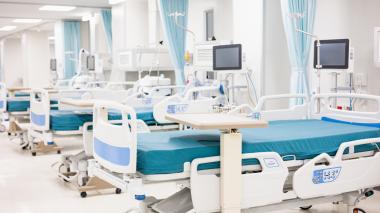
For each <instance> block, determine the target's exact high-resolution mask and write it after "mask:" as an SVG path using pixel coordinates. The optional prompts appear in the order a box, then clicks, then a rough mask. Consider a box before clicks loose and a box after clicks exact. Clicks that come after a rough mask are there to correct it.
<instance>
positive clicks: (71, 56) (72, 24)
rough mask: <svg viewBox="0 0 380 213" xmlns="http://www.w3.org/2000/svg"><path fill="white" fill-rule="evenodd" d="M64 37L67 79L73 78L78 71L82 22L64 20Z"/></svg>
mask: <svg viewBox="0 0 380 213" xmlns="http://www.w3.org/2000/svg"><path fill="white" fill-rule="evenodd" d="M63 34H64V35H63V38H64V47H65V69H64V77H65V79H70V78H72V77H73V76H74V75H75V74H76V73H77V60H78V54H79V50H80V48H81V44H80V40H81V33H80V22H79V21H64V22H63Z"/></svg>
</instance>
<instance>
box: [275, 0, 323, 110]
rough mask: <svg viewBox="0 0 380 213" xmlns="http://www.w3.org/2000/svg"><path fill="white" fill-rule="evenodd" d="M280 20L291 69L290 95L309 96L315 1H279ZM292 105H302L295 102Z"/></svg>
mask: <svg viewBox="0 0 380 213" xmlns="http://www.w3.org/2000/svg"><path fill="white" fill-rule="evenodd" d="M281 10H282V20H283V24H284V29H285V34H286V39H287V43H288V51H289V59H290V64H291V66H292V68H291V79H290V81H291V88H290V91H291V93H297V94H298V93H301V94H303V93H307V94H308V95H310V86H309V80H308V62H309V55H310V48H311V46H312V40H313V38H312V37H311V36H309V35H306V34H305V33H302V32H299V31H297V30H296V29H299V30H302V31H304V32H308V33H311V34H312V33H313V29H314V18H315V13H316V0H281ZM293 104H302V100H297V101H296V102H295V103H293Z"/></svg>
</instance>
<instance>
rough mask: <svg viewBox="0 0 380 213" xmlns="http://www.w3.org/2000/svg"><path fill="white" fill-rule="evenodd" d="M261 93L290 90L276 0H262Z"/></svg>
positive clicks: (285, 46) (286, 91)
mask: <svg viewBox="0 0 380 213" xmlns="http://www.w3.org/2000/svg"><path fill="white" fill-rule="evenodd" d="M264 35H265V36H264V51H263V55H264V56H263V57H264V58H263V70H264V71H263V75H264V77H263V84H264V85H263V90H264V91H263V94H264V95H275V94H285V93H289V91H290V80H289V79H290V61H289V55H288V47H287V44H286V38H285V31H284V27H283V24H282V16H281V4H280V1H278V0H265V1H264Z"/></svg>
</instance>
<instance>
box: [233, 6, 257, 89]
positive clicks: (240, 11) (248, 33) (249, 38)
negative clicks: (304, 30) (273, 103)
mask: <svg viewBox="0 0 380 213" xmlns="http://www.w3.org/2000/svg"><path fill="white" fill-rule="evenodd" d="M263 10H264V2H263V0H255V1H252V0H233V40H234V43H240V44H242V45H243V52H244V53H245V64H246V66H247V67H248V68H250V69H252V70H253V78H254V83H255V86H256V89H257V94H258V95H260V94H261V91H262V89H261V88H262V84H261V82H262V58H263V57H262V55H263V29H264V28H263V27H264V26H263V21H264V18H263V15H264V14H263Z"/></svg>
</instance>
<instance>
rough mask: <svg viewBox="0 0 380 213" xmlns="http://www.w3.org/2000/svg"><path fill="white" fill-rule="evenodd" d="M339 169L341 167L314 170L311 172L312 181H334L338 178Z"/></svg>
mask: <svg viewBox="0 0 380 213" xmlns="http://www.w3.org/2000/svg"><path fill="white" fill-rule="evenodd" d="M341 170H342V167H335V168H330V169H320V170H315V171H314V172H313V183H314V184H323V183H331V182H334V181H336V180H337V179H338V176H339V174H340V171H341Z"/></svg>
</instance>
